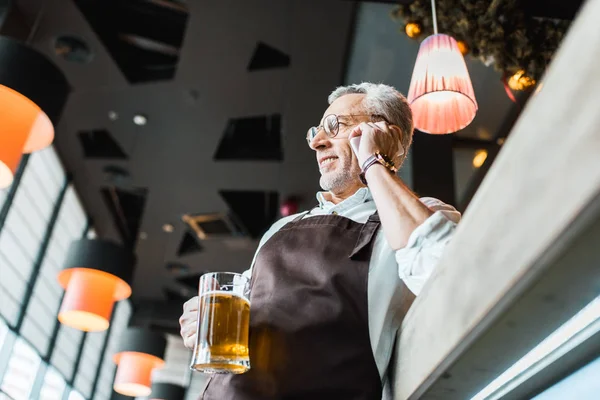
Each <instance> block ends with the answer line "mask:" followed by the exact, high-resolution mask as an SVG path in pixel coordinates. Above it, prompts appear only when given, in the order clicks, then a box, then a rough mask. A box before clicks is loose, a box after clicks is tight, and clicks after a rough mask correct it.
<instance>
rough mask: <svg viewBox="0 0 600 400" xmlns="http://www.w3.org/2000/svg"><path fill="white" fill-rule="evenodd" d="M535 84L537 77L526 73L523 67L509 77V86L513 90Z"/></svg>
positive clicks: (523, 88)
mask: <svg viewBox="0 0 600 400" xmlns="http://www.w3.org/2000/svg"><path fill="white" fill-rule="evenodd" d="M533 85H535V79H532V78H530V77H528V76H527V75H525V71H524V70H522V69H521V70H519V71H517V72H515V74H514V75H513V76H511V77H510V78H509V79H508V87H510V88H511V89H512V90H525V89H528V88H530V87H532V86H533Z"/></svg>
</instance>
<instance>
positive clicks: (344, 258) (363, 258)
mask: <svg viewBox="0 0 600 400" xmlns="http://www.w3.org/2000/svg"><path fill="white" fill-rule="evenodd" d="M304 215H306V214H302V215H300V216H299V217H298V218H296V219H295V220H293V221H291V222H289V223H288V224H286V225H285V226H284V227H283V228H282V229H281V230H279V231H278V232H277V233H275V234H274V235H273V237H271V238H270V239H269V240H268V241H267V243H265V244H264V246H263V247H262V248H261V250H260V251H259V254H258V256H257V260H256V262H255V264H254V267H253V271H252V292H251V296H250V364H251V369H250V370H249V371H248V372H246V373H244V374H240V375H213V376H211V378H210V381H209V382H208V384H207V387H206V389H205V391H204V393H203V395H202V397H201V399H204V400H263V399H269V400H271V399H277V400H330V399H333V400H336V399H344V400H380V399H381V396H382V383H381V378H380V376H379V372H378V370H377V365H376V363H375V359H374V357H373V351H372V348H371V342H370V339H369V326H368V306H367V283H368V274H369V260H370V258H371V251H372V243H373V239H374V237H375V234H376V232H377V230H378V228H379V225H380V222H379V216H378V215H377V213H375V214H374V215H372V216H370V217H369V220H368V221H367V222H366V223H365V224H360V223H357V222H354V221H352V220H350V219H348V218H344V217H340V216H337V215H324V216H314V217H310V218H302V217H303V216H304Z"/></svg>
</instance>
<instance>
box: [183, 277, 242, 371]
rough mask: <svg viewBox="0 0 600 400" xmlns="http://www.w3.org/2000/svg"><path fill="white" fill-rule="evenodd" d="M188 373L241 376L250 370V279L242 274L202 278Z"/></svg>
mask: <svg viewBox="0 0 600 400" xmlns="http://www.w3.org/2000/svg"><path fill="white" fill-rule="evenodd" d="M198 298H199V299H198V302H199V304H198V327H197V331H196V332H197V334H196V344H195V346H194V354H193V357H192V362H191V365H190V368H191V369H194V370H196V371H200V372H204V373H230V374H241V373H244V372H246V371H248V370H249V369H250V357H249V354H248V336H249V330H250V279H249V278H247V277H246V276H244V275H242V274H235V273H231V272H214V273H208V274H204V275H202V277H200V285H199V290H198Z"/></svg>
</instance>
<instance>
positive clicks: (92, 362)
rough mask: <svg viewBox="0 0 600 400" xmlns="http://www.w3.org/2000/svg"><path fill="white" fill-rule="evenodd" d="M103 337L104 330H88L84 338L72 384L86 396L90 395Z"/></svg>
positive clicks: (104, 334) (104, 336)
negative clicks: (77, 368) (80, 360)
mask: <svg viewBox="0 0 600 400" xmlns="http://www.w3.org/2000/svg"><path fill="white" fill-rule="evenodd" d="M105 338H106V332H90V333H88V334H87V336H86V338H85V344H84V347H83V353H82V355H81V357H82V358H81V359H82V362H81V364H80V366H79V370H78V371H77V377H76V378H75V385H74V386H75V388H76V389H77V390H78V391H80V392H81V393H82V394H83V395H84V396H86V397H90V396H91V395H92V386H93V384H94V378H95V377H96V372H97V371H98V364H99V363H100V356H101V354H100V352H101V351H102V345H103V344H104V339H105Z"/></svg>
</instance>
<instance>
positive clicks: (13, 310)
mask: <svg viewBox="0 0 600 400" xmlns="http://www.w3.org/2000/svg"><path fill="white" fill-rule="evenodd" d="M65 179H66V178H65V173H64V171H63V169H62V167H61V164H60V161H59V160H58V157H57V156H56V153H55V152H54V149H52V148H51V147H50V148H47V149H45V150H42V151H39V152H36V153H34V154H32V155H31V156H30V157H29V162H28V164H27V167H26V168H25V172H24V173H23V177H22V179H21V182H20V185H19V187H18V189H17V191H16V194H15V198H14V200H13V202H12V204H11V207H10V210H9V212H8V215H7V218H6V222H5V224H4V228H3V229H2V232H0V266H1V267H0V268H1V271H0V272H1V275H2V280H1V281H0V292H2V295H1V296H2V298H1V299H2V301H0V314H1V315H2V316H4V318H6V320H7V322H8V323H9V324H10V325H14V324H16V322H17V319H18V318H19V311H20V306H21V304H22V302H23V299H24V294H25V291H26V288H27V283H28V281H29V279H30V277H31V272H32V269H33V266H34V263H35V258H36V256H37V254H38V252H39V249H40V245H41V243H42V240H43V237H44V233H45V232H46V229H47V225H48V220H49V219H50V217H51V215H52V210H53V209H54V206H55V203H56V200H57V199H58V197H59V194H60V190H61V188H62V186H63V185H64V182H65ZM32 336H35V335H32Z"/></svg>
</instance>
